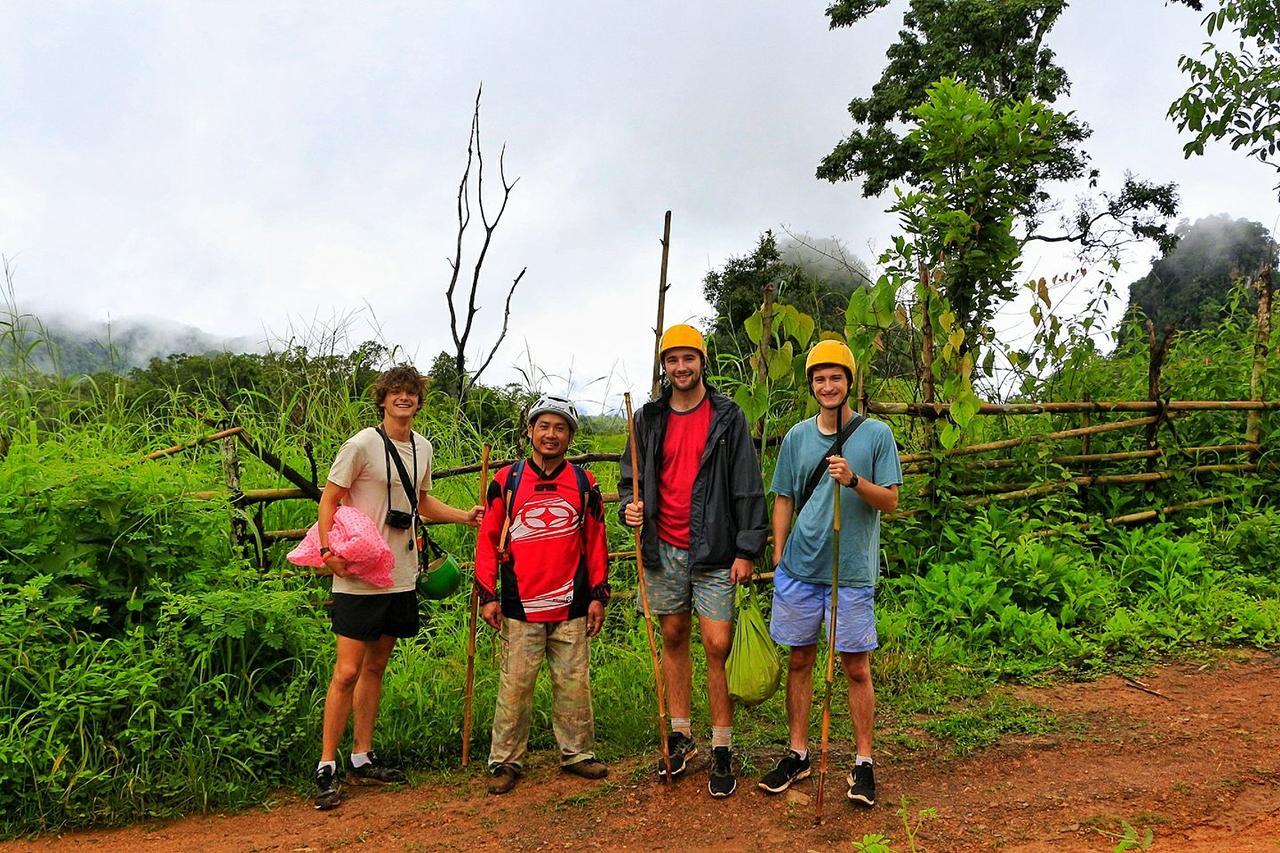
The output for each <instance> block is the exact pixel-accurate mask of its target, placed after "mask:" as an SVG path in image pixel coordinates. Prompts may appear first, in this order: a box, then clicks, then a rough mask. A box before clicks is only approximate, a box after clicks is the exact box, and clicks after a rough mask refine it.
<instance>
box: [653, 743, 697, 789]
mask: <svg viewBox="0 0 1280 853" xmlns="http://www.w3.org/2000/svg"><path fill="white" fill-rule="evenodd" d="M667 754H668V755H670V756H671V776H672V778H675V777H676V776H679V775H680V774H681V773H683V772H684V770H685V767H687V766H688V763H689V759H690V758H693V757H694V756H695V755H697V754H698V745H697V744H695V743H694V742H693V738H691V737H689V736H688V735H687V734H685V733H684V732H672V733H671V734H669V735H667ZM658 775H659V776H666V775H667V768H666V766H665V765H664V764H663V763H662V759H661V758H659V759H658Z"/></svg>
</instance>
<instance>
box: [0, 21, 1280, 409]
mask: <svg viewBox="0 0 1280 853" xmlns="http://www.w3.org/2000/svg"><path fill="white" fill-rule="evenodd" d="M825 5H826V0H816V2H808V0H805V2H798V1H797V0H788V2H780V0H775V2H743V1H742V0H734V2H714V3H712V2H705V3H703V2H689V0H685V2H660V0H654V2H648V3H615V2H600V0H593V2H555V3H550V2H544V3H532V2H526V3H490V2H458V3H425V2H406V3H376V4H374V3H354V2H348V3H324V2H311V0H309V2H297V3H281V2H261V1H260V0H258V2H246V3H233V2H216V3H214V2H208V3H181V2H163V3H155V4H148V3H142V2H138V3H110V2H96V3H81V2H75V3H57V2H50V0H39V2H30V3H28V2H15V0H8V2H6V3H4V4H3V5H0V32H4V33H5V39H4V44H5V47H4V49H3V50H0V93H2V94H0V97H3V105H2V107H0V253H3V254H5V255H6V256H8V257H9V258H10V259H11V260H13V262H14V265H15V267H16V271H17V272H16V277H15V285H16V289H17V294H18V298H19V300H20V301H21V302H23V303H24V304H25V305H27V306H29V307H32V308H34V309H36V310H37V311H40V312H44V313H53V312H56V311H72V312H75V313H76V314H77V315H79V316H81V317H84V318H87V319H96V320H102V319H106V318H108V317H112V318H117V319H119V318H124V317H131V316H138V315H151V316H157V317H162V318H166V319H168V320H171V321H173V322H176V323H183V324H189V325H193V326H197V327H200V328H202V329H204V330H206V331H209V332H212V333H215V334H219V335H227V336H242V335H248V336H251V337H252V338H254V339H258V340H261V339H264V338H266V337H267V336H268V334H270V335H275V336H280V335H283V334H287V333H288V330H289V329H290V328H294V329H298V328H303V327H306V326H307V325H309V324H310V323H311V322H312V321H313V320H314V319H315V318H320V319H321V320H329V319H331V318H333V317H335V316H345V315H348V314H349V313H351V312H355V311H363V312H364V313H363V314H361V319H359V320H358V321H357V326H356V328H354V329H353V330H352V337H353V339H354V340H355V341H359V340H362V339H364V338H366V337H371V336H372V335H373V334H374V333H373V331H372V329H371V328H370V327H369V325H368V322H369V320H370V319H371V315H372V317H373V318H376V321H377V323H378V324H379V325H380V327H381V334H382V335H383V336H384V337H385V339H386V341H387V342H389V343H393V344H398V345H401V346H403V347H404V348H405V349H406V350H407V351H408V352H409V353H411V354H415V355H416V356H417V360H418V363H419V365H420V366H421V367H423V368H424V369H425V367H426V366H427V365H428V364H429V362H430V359H431V357H432V356H433V355H434V354H435V353H436V352H439V351H440V350H441V349H447V348H450V346H449V343H448V338H449V333H448V317H447V312H446V309H445V303H444V295H443V293H444V287H445V284H446V282H447V280H448V274H449V268H448V266H447V263H446V257H447V256H448V255H449V254H450V252H451V250H452V243H453V239H454V232H455V227H456V224H455V220H454V196H455V194H456V191H457V181H458V178H459V176H460V174H461V170H462V167H463V164H464V159H465V146H466V139H467V129H468V125H469V122H470V118H471V104H472V100H473V98H474V96H475V91H476V87H477V85H478V84H479V83H480V82H481V81H483V83H484V102H483V108H482V109H483V111H482V124H483V127H482V131H483V138H484V142H485V143H486V146H487V149H488V151H489V153H490V157H491V158H492V161H493V162H495V163H496V154H497V151H498V149H499V147H500V146H501V144H502V143H503V142H505V143H506V144H507V168H508V173H509V175H510V176H513V177H514V176H519V177H520V183H519V185H518V186H517V187H516V189H515V191H514V193H513V195H512V198H511V202H510V206H509V208H508V213H507V216H506V218H505V219H504V220H503V222H502V225H501V227H500V228H499V230H498V232H497V233H496V235H495V238H494V241H495V242H494V247H493V250H492V251H491V253H490V257H489V260H488V262H487V263H486V266H485V276H484V284H483V288H482V293H481V297H480V300H479V302H480V304H481V305H482V306H483V311H482V312H481V314H480V315H479V318H478V330H477V332H476V340H477V341H480V342H484V343H485V345H486V348H487V344H488V342H490V341H491V340H492V338H493V335H494V334H495V332H496V329H497V327H498V324H499V323H500V320H501V303H502V297H503V295H504V294H505V291H506V287H507V286H508V284H509V282H510V280H511V278H512V276H514V275H515V273H516V272H518V271H519V269H520V268H521V267H523V266H527V267H528V272H527V274H526V275H525V278H524V281H523V283H522V284H521V286H520V288H519V290H517V292H516V296H515V298H514V300H513V303H512V315H513V316H512V323H511V331H510V333H509V335H508V339H507V342H506V344H505V345H504V346H503V348H502V349H501V350H500V352H499V353H498V356H497V358H496V359H495V361H494V367H493V368H492V370H491V375H490V376H489V377H488V379H489V381H496V380H505V379H517V378H518V374H517V372H516V369H515V368H516V367H517V366H520V367H525V368H526V369H527V368H528V357H529V355H528V354H531V356H532V360H533V363H534V364H535V365H536V366H537V368H538V370H540V371H542V372H544V373H545V374H547V375H548V376H550V377H552V378H549V379H547V380H546V390H564V386H565V378H566V377H569V376H572V377H573V380H574V384H575V386H576V387H577V388H579V389H581V388H582V386H583V385H584V383H585V382H587V381H588V380H590V379H593V378H595V377H601V376H607V375H608V376H612V380H611V383H610V385H609V388H608V392H609V393H610V394H617V393H620V392H621V391H622V390H626V389H627V388H628V387H629V388H631V389H633V390H635V391H637V392H641V391H645V390H647V388H648V381H649V380H648V377H649V370H650V359H651V354H652V346H653V339H652V332H651V326H652V324H653V318H654V312H655V307H656V306H655V292H656V285H657V279H658V267H659V245H658V240H659V237H660V236H661V226H662V214H663V211H665V210H667V209H668V208H669V209H671V210H672V211H673V221H674V224H673V233H672V250H671V268H670V280H671V282H672V284H673V287H672V289H671V291H670V294H669V297H668V303H667V318H668V320H669V321H677V320H682V319H693V318H698V317H701V316H705V314H706V313H707V309H706V305H705V303H704V301H703V300H702V298H701V280H702V277H703V276H704V275H705V273H706V272H707V271H708V270H709V269H711V268H714V267H717V266H719V265H720V264H722V263H723V261H724V260H725V258H726V257H728V256H730V255H741V254H744V253H746V252H748V251H750V249H751V248H752V247H753V246H754V244H755V242H756V240H757V238H758V236H759V234H760V233H761V232H762V231H763V230H764V229H766V228H775V229H778V228H779V227H780V226H787V227H790V228H791V229H793V230H797V231H804V232H808V233H810V234H813V235H815V236H835V237H839V238H841V239H842V240H844V241H845V242H846V243H847V244H848V245H849V246H850V248H852V249H853V250H854V251H855V252H857V253H858V254H860V255H861V256H862V257H864V258H865V259H866V260H868V261H872V262H873V261H874V259H875V258H874V256H875V254H876V253H877V252H878V251H879V250H880V249H882V248H883V247H884V246H885V244H886V243H887V241H888V238H889V236H890V235H891V234H892V233H893V231H894V225H895V223H894V221H893V218H892V217H890V216H888V215H887V214H885V213H884V212H883V211H884V208H885V207H887V206H888V201H886V200H885V199H863V198H862V197H861V193H860V189H859V187H858V185H857V184H853V183H846V184H840V185H832V184H828V183H826V182H822V181H818V180H816V179H815V178H814V177H813V172H814V168H815V166H816V165H817V163H818V161H819V159H820V158H821V157H822V156H823V155H824V154H826V153H827V152H828V151H829V150H830V149H831V148H832V146H833V145H834V144H835V143H836V142H837V141H838V140H839V139H840V138H842V136H843V135H844V134H845V133H846V132H847V130H848V128H849V123H848V116H847V113H846V109H845V108H846V105H847V103H848V101H849V99H850V98H852V97H854V96H858V95H864V94H866V93H867V92H868V91H869V89H870V86H871V84H872V83H873V82H874V81H875V80H876V79H877V78H878V76H879V73H880V70H881V68H882V66H883V64H884V52H885V49H886V47H887V46H888V44H889V43H890V40H891V39H892V38H893V34H894V33H895V32H896V30H897V28H898V27H899V25H900V23H901V12H902V9H903V8H904V7H905V3H903V2H896V3H894V4H893V5H891V7H890V8H889V9H886V10H883V11H881V12H879V13H877V14H876V15H875V16H873V17H872V18H871V19H870V20H868V21H866V22H864V23H862V24H860V25H858V26H857V27H855V28H853V29H843V30H838V31H829V30H828V29H827V25H826V18H825V16H824V15H823V8H824V7H825ZM1199 17H1200V16H1199V15H1198V14H1196V13H1194V12H1191V11H1190V10H1187V9H1186V8H1185V7H1183V6H1174V7H1166V6H1165V5H1164V2H1163V0H1123V2H1105V0H1077V2H1075V3H1073V4H1072V6H1071V8H1070V9H1068V11H1067V12H1066V13H1065V14H1064V16H1063V18H1062V20H1061V22H1060V23H1059V25H1058V26H1057V28H1056V29H1055V30H1054V31H1053V32H1052V34H1051V36H1050V39H1049V44H1050V46H1051V47H1052V48H1053V49H1054V50H1056V51H1057V53H1058V55H1059V59H1060V62H1061V63H1062V65H1063V66H1064V67H1065V68H1066V69H1067V72H1068V73H1069V75H1070V77H1071V80H1072V83H1073V92H1072V96H1071V98H1070V99H1069V101H1067V102H1066V103H1065V104H1063V103H1060V104H1059V106H1060V107H1065V108H1070V109H1074V110H1076V111H1077V112H1078V114H1079V115H1080V117H1081V118H1083V119H1084V120H1085V121H1086V122H1088V123H1089V124H1090V125H1091V126H1092V127H1093V129H1094V136H1093V138H1092V139H1091V140H1090V142H1089V144H1088V150H1089V151H1090V153H1091V154H1092V155H1093V160H1094V164H1095V165H1096V166H1097V167H1099V168H1101V169H1102V171H1103V182H1104V185H1108V186H1115V185H1117V184H1118V183H1119V181H1120V179H1121V177H1122V175H1123V172H1124V171H1125V170H1126V169H1131V170H1134V171H1136V172H1137V173H1139V174H1140V175H1142V176H1144V177H1148V178H1151V179H1158V180H1175V181H1177V182H1178V183H1179V184H1180V185H1181V193H1182V198H1183V215H1184V216H1186V217H1188V218H1191V219H1196V218H1199V217H1202V216H1206V215H1210V214H1214V213H1220V212H1227V213H1231V214H1232V215H1235V216H1247V217H1250V218H1253V219H1257V220H1259V221H1261V222H1263V223H1264V224H1265V225H1266V226H1267V227H1268V228H1269V229H1274V227H1275V224H1276V218H1277V213H1280V210H1278V209H1277V203H1276V196H1275V193H1274V192H1273V190H1272V185H1273V184H1274V183H1275V178H1274V173H1273V172H1271V171H1270V170H1268V169H1266V168H1265V167H1262V166H1259V165H1257V164H1256V163H1254V162H1253V161H1249V160H1247V159H1245V158H1244V157H1243V156H1240V155H1237V154H1234V153H1232V152H1230V151H1229V150H1227V149H1226V147H1225V146H1219V147H1217V148H1214V149H1212V150H1211V151H1210V152H1209V153H1208V154H1207V155H1206V156H1205V157H1201V158H1197V159H1195V160H1192V161H1184V160H1183V158H1182V152H1181V145H1182V142H1183V140H1182V139H1180V138H1179V136H1178V134H1177V133H1176V130H1175V128H1174V126H1173V125H1172V123H1170V122H1169V121H1168V120H1167V119H1166V118H1165V117H1164V114H1165V111H1166V109H1167V107H1168V104H1169V102H1170V101H1171V100H1172V99H1173V98H1174V97H1176V95H1177V94H1179V93H1180V91H1181V90H1182V89H1183V88H1185V82H1184V81H1183V79H1182V78H1181V76H1180V74H1179V72H1178V70H1177V64H1176V63H1177V59H1178V56H1179V55H1180V54H1182V53H1188V52H1195V51H1198V49H1199V45H1200V43H1201V42H1202V40H1203V38H1202V31H1201V28H1200V23H1199ZM1067 201H1070V198H1069V196H1068V198H1067ZM1150 256H1151V250H1150V249H1149V248H1148V249H1142V250H1140V251H1138V252H1136V253H1135V254H1134V255H1133V257H1132V260H1131V263H1130V265H1129V267H1128V268H1127V269H1126V270H1125V271H1124V273H1123V274H1122V275H1121V276H1120V280H1121V281H1123V282H1127V281H1128V280H1130V279H1132V278H1136V277H1137V276H1139V275H1141V274H1143V273H1144V272H1145V269H1146V263H1147V262H1149V260H1150ZM1070 266H1071V264H1070V263H1068V261H1067V260H1066V259H1061V258H1039V259H1038V258H1031V259H1028V262H1027V273H1028V274H1032V273H1034V274H1035V275H1046V276H1051V275H1053V274H1054V273H1056V272H1063V271H1065V270H1066V269H1067V268H1068V267H1070ZM1079 295H1080V293H1079V291H1077V293H1076V294H1074V295H1073V298H1078V297H1079ZM366 306H367V308H366ZM1005 321H1007V322H1008V323H1009V324H1013V323H1016V322H1017V319H1016V317H1011V318H1005ZM479 352H480V347H479V346H475V347H473V348H472V355H473V356H474V355H476V354H479ZM604 389H605V386H604V384H603V383H598V384H596V385H594V386H591V387H590V388H589V389H587V390H583V391H581V394H582V396H584V397H585V398H587V399H592V400H601V399H603V398H604V396H605V395H604Z"/></svg>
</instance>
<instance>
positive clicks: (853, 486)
mask: <svg viewBox="0 0 1280 853" xmlns="http://www.w3.org/2000/svg"><path fill="white" fill-rule="evenodd" d="M849 473H850V474H853V472H852V471H850V472H849ZM858 479H859V477H858V475H857V474H853V479H852V480H850V481H849V488H851V489H856V488H858ZM322 553H323V552H322Z"/></svg>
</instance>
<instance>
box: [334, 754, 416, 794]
mask: <svg viewBox="0 0 1280 853" xmlns="http://www.w3.org/2000/svg"><path fill="white" fill-rule="evenodd" d="M408 781H409V777H407V776H405V775H404V771H403V770H396V769H395V768H393V767H387V766H386V765H385V764H383V763H382V762H381V761H379V760H378V756H377V755H376V754H374V752H373V751H372V750H370V751H369V763H368V764H362V765H360V766H359V767H350V768H348V769H347V782H349V783H350V784H352V785H403V784H404V783H405V782H408Z"/></svg>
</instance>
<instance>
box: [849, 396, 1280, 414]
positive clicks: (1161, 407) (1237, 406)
mask: <svg viewBox="0 0 1280 853" xmlns="http://www.w3.org/2000/svg"><path fill="white" fill-rule="evenodd" d="M950 410H951V404H950V403H932V404H929V405H926V404H924V403H887V402H883V401H876V400H872V401H871V402H869V403H867V411H868V412H869V413H871V414H873V415H906V416H907V417H910V418H936V417H939V416H940V415H943V414H945V413H947V412H948V411H950ZM1157 411H1165V412H1250V411H1258V412H1274V411H1280V400H1257V401H1255V400H1168V401H1164V402H1154V403H1153V402H1151V401H1150V400H1117V401H1109V400H1098V401H1096V402H1095V401H1075V402H1061V403H983V404H982V405H981V406H979V407H978V411H977V414H979V415H1048V414H1069V413H1072V412H1094V413H1095V414H1107V413H1109V412H1157Z"/></svg>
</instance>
